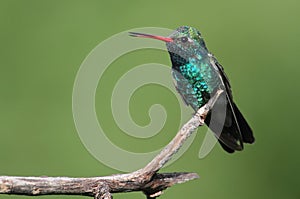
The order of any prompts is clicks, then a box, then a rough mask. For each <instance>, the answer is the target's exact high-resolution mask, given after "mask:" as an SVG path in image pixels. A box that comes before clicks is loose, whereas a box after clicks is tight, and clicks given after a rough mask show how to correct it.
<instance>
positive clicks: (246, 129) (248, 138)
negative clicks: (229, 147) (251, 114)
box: [233, 103, 255, 144]
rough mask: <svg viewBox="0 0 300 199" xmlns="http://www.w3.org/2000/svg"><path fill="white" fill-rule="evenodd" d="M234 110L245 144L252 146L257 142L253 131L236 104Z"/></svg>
mask: <svg viewBox="0 0 300 199" xmlns="http://www.w3.org/2000/svg"><path fill="white" fill-rule="evenodd" d="M233 109H234V112H235V116H236V119H237V122H238V125H239V127H240V129H241V133H242V138H243V142H244V143H249V144H252V143H253V142H254V141H255V138H254V136H253V132H252V129H251V128H250V126H249V124H248V123H247V121H246V119H245V118H244V116H243V115H242V113H241V112H240V110H239V109H238V107H237V106H236V105H235V103H233Z"/></svg>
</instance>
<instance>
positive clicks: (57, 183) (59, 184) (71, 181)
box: [0, 90, 223, 199]
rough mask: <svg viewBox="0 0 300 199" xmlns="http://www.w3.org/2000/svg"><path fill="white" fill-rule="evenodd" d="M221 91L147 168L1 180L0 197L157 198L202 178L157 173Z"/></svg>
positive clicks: (189, 175) (13, 177) (194, 174)
mask: <svg viewBox="0 0 300 199" xmlns="http://www.w3.org/2000/svg"><path fill="white" fill-rule="evenodd" d="M222 92H223V91H222V90H219V91H218V92H217V93H216V94H215V96H214V97H213V98H211V99H210V100H209V102H208V103H207V104H205V105H204V106H203V107H201V108H200V109H199V110H198V111H197V113H196V114H195V115H194V116H193V117H192V118H191V119H190V120H189V121H188V122H187V123H186V124H185V125H183V127H182V128H181V129H180V131H179V132H178V133H177V134H176V136H175V137H174V138H173V140H172V141H171V142H170V143H169V144H168V145H167V146H166V147H165V148H164V149H163V150H162V151H161V152H160V153H159V154H158V155H157V156H156V157H155V158H154V159H153V160H152V161H151V162H150V163H149V164H148V165H146V166H145V167H144V168H142V169H139V170H137V171H134V172H132V173H128V174H117V175H111V176H103V177H91V178H68V177H16V176H0V194H15V195H30V196H37V195H84V196H92V197H94V198H95V199H110V198H112V195H111V194H112V193H121V192H132V191H142V192H143V193H144V194H145V195H146V196H147V198H156V197H158V196H159V195H161V194H162V191H163V190H165V189H167V188H168V187H170V186H173V185H174V184H179V183H184V182H187V181H189V180H193V179H196V178H199V176H198V175H197V174H196V173H176V172H175V173H157V172H158V171H159V170H160V169H161V168H162V167H163V166H164V165H165V164H166V163H167V162H168V161H169V160H170V159H171V157H172V156H173V155H174V154H175V153H176V152H177V151H178V150H179V149H180V148H181V147H182V145H183V143H184V141H185V140H186V139H187V138H188V137H189V136H190V135H191V134H192V133H193V132H194V131H195V130H196V129H197V128H198V127H199V126H202V125H203V124H204V120H205V118H206V115H207V113H208V112H209V111H210V110H211V108H212V106H213V105H214V103H215V102H216V100H217V99H218V97H219V96H220V94H221V93H222Z"/></svg>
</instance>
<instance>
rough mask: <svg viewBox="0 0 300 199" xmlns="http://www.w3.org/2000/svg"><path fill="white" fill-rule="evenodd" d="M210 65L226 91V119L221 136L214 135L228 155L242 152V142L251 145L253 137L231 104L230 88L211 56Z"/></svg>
mask: <svg viewBox="0 0 300 199" xmlns="http://www.w3.org/2000/svg"><path fill="white" fill-rule="evenodd" d="M211 64H212V65H213V67H215V68H216V69H217V70H218V71H219V75H220V78H221V79H222V82H223V85H224V87H225V90H226V103H227V106H226V107H227V110H226V119H225V123H224V126H223V129H222V132H221V134H220V133H219V136H218V133H216V134H217V137H218V139H219V142H220V144H221V146H222V147H223V149H224V150H226V151H227V152H229V153H232V152H234V151H235V150H242V149H243V142H246V143H253V142H254V137H253V133H252V130H251V128H250V126H249V125H248V123H247V122H246V120H245V118H244V117H243V115H242V114H241V112H240V111H239V110H238V108H237V106H236V105H235V104H234V102H233V98H232V91H231V86H230V83H229V79H228V77H227V76H226V74H225V72H224V69H223V67H222V66H221V65H220V64H219V63H218V61H217V60H216V59H215V58H214V57H213V56H211ZM207 119H209V121H210V120H211V119H214V118H210V115H209V117H208V118H207ZM215 120H217V119H215ZM210 128H211V129H212V131H214V129H213V128H214V127H211V126H210Z"/></svg>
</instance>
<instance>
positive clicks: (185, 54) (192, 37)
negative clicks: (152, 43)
mask: <svg viewBox="0 0 300 199" xmlns="http://www.w3.org/2000/svg"><path fill="white" fill-rule="evenodd" d="M129 34H130V36H133V37H143V38H152V39H157V40H161V41H164V42H166V46H167V49H168V51H169V53H170V56H171V59H172V58H173V56H175V57H180V58H181V59H183V60H186V61H187V60H188V58H189V57H191V56H192V55H195V54H197V52H198V51H207V48H206V46H205V43H204V40H203V38H202V36H201V33H200V32H199V31H198V30H197V29H196V28H193V27H189V26H181V27H179V28H177V29H176V30H175V31H174V32H173V33H172V34H170V35H169V36H168V37H162V36H156V35H150V34H144V33H135V32H130V33H129ZM172 61H173V59H172Z"/></svg>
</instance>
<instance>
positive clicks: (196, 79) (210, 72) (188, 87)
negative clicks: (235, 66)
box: [172, 56, 221, 110]
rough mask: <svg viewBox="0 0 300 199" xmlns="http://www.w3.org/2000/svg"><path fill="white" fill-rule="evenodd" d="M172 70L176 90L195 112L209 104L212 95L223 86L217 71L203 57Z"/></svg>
mask: <svg viewBox="0 0 300 199" xmlns="http://www.w3.org/2000/svg"><path fill="white" fill-rule="evenodd" d="M208 58H209V57H208ZM172 68H173V78H174V81H175V86H176V89H177V90H178V92H179V93H180V95H181V96H182V98H183V99H184V101H185V102H186V104H187V105H190V106H192V108H193V109H194V110H197V109H199V107H201V106H203V105H204V104H205V103H207V102H208V100H209V99H210V95H211V94H212V93H213V92H214V90H215V89H216V88H217V87H218V86H219V85H220V84H221V81H220V78H219V76H218V74H217V71H215V70H214V68H213V67H212V66H211V64H210V62H209V61H208V59H206V58H205V59H203V58H202V57H201V56H198V57H196V58H190V59H189V60H188V61H187V62H186V63H184V64H181V65H177V66H176V67H174V65H173V67H172Z"/></svg>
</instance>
